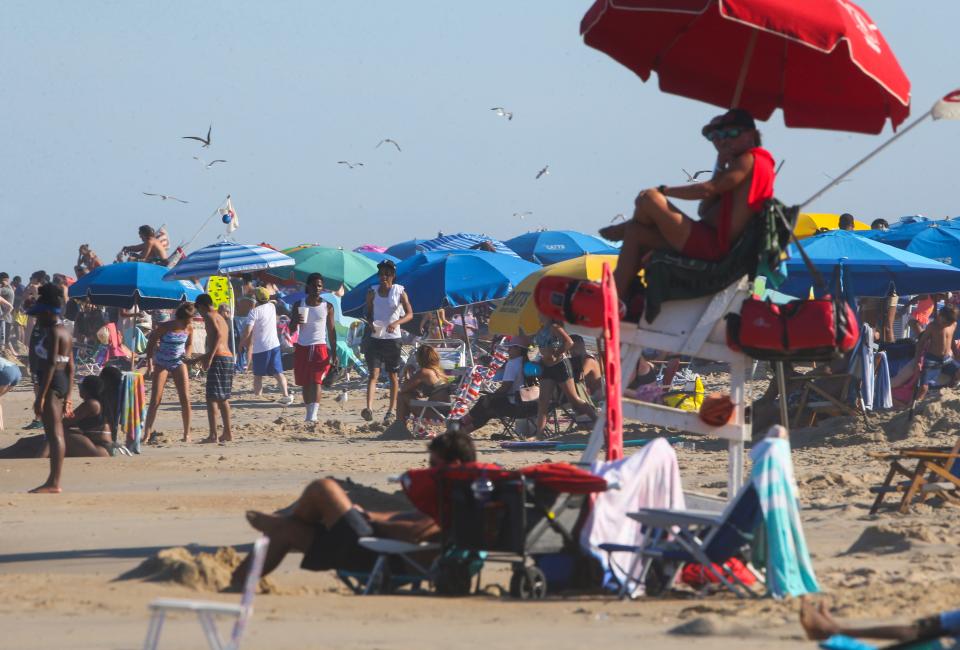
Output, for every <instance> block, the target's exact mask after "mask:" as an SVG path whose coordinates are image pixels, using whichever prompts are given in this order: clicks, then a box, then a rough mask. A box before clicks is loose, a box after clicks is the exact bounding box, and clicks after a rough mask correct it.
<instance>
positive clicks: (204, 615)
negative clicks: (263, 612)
mask: <svg viewBox="0 0 960 650" xmlns="http://www.w3.org/2000/svg"><path fill="white" fill-rule="evenodd" d="M269 543H270V540H269V539H268V538H266V537H260V538H259V539H257V541H255V542H254V543H253V563H252V564H251V565H250V572H249V573H248V574H247V580H246V582H245V583H244V585H243V596H241V598H240V603H239V604H236V605H235V604H233V603H223V602H217V601H205V600H187V599H182V598H158V599H157V600H154V601H153V602H151V603H150V605H149V608H150V611H151V612H152V614H151V616H150V625H149V627H148V628H147V639H146V641H144V643H143V648H144V650H155V649H156V647H157V643H158V642H159V641H160V632H161V630H162V629H163V622H164V620H165V618H166V615H167V613H168V612H193V613H195V614H196V615H197V619H198V620H199V621H200V626H201V627H202V628H203V634H204V636H206V638H207V644H208V645H209V646H210V648H211V650H236V649H237V648H239V647H240V640H241V638H242V637H243V632H244V630H245V629H246V627H247V622H248V621H249V620H250V617H251V616H253V596H254V594H255V593H256V591H257V585H258V584H259V582H260V574H261V573H262V572H263V560H264V558H265V557H266V554H267V546H268V544H269ZM218 616H225V617H232V618H234V619H235V621H234V624H233V631H232V632H231V634H230V640H229V641H228V642H227V643H224V642H223V640H222V639H221V638H220V632H219V630H218V629H217V621H216V617H218Z"/></svg>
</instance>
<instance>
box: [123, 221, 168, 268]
mask: <svg viewBox="0 0 960 650" xmlns="http://www.w3.org/2000/svg"><path fill="white" fill-rule="evenodd" d="M137 232H138V233H139V234H140V240H141V241H142V242H143V243H142V244H132V245H130V246H124V247H123V248H121V249H120V254H119V255H117V261H121V258H122V257H123V256H124V255H129V257H130V259H131V260H136V261H140V262H150V263H151V264H165V263H166V261H167V248H166V246H164V245H163V243H162V242H161V241H160V240H159V239H158V238H157V233H156V232H155V231H154V230H153V228H151V227H150V226H140V229H139V230H138V231H137Z"/></svg>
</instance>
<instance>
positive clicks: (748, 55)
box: [730, 29, 760, 108]
mask: <svg viewBox="0 0 960 650" xmlns="http://www.w3.org/2000/svg"><path fill="white" fill-rule="evenodd" d="M759 33H760V30H757V29H753V30H750V40H749V41H747V51H746V52H744V54H743V63H742V64H741V65H740V76H739V77H737V88H736V90H734V91H733V101H732V102H731V103H730V108H736V107H737V106H738V105H739V104H740V99H741V97H742V95H743V87H744V85H745V84H746V83H747V72H748V71H749V70H750V62H751V61H752V60H753V49H754V48H755V47H756V46H757V36H758V35H759Z"/></svg>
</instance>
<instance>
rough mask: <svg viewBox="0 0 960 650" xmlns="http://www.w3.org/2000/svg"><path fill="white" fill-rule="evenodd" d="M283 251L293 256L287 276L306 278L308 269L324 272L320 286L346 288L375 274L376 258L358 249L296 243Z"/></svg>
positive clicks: (299, 279)
mask: <svg viewBox="0 0 960 650" xmlns="http://www.w3.org/2000/svg"><path fill="white" fill-rule="evenodd" d="M284 254H286V255H289V256H290V257H292V258H293V261H294V266H293V269H292V270H291V271H290V276H292V277H293V278H294V279H295V280H298V281H300V282H306V280H307V276H309V275H310V274H311V273H319V274H320V275H322V276H323V286H324V287H325V288H327V289H339V288H340V286H341V285H342V286H343V288H344V289H345V290H347V291H349V290H350V289H352V288H354V287H355V286H357V285H358V284H360V283H361V282H363V281H364V280H366V279H367V278H369V277H370V276H372V275H376V274H377V263H376V262H374V261H373V260H371V259H370V258H368V257H364V256H363V255H361V254H360V253H354V252H353V251H345V250H343V249H342V248H327V247H325V246H298V247H296V248H289V249H287V250H285V251H284ZM288 277H289V276H288Z"/></svg>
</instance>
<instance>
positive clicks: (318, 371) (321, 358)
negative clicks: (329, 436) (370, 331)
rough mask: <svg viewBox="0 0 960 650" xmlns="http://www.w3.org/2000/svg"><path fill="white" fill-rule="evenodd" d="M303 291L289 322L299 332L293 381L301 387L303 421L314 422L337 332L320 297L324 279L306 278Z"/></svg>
mask: <svg viewBox="0 0 960 650" xmlns="http://www.w3.org/2000/svg"><path fill="white" fill-rule="evenodd" d="M306 291H307V295H306V296H305V297H304V299H303V301H301V302H298V303H297V304H296V305H294V310H293V318H292V319H291V320H290V332H299V336H298V338H297V345H296V347H295V348H294V356H293V359H294V363H293V380H294V381H295V382H296V384H297V386H302V387H303V403H304V404H305V405H306V407H307V414H306V417H305V418H304V421H306V422H316V421H317V420H318V419H319V417H318V415H317V411H318V410H319V408H320V391H321V390H322V388H321V386H322V385H323V378H324V377H325V376H326V375H327V372H328V371H329V370H330V362H331V360H332V354H333V353H332V352H331V351H332V350H336V349H337V329H336V323H335V320H336V319H335V317H334V311H333V306H332V305H331V304H330V303H329V302H326V301H325V300H324V299H323V298H321V297H320V293H321V292H322V291H323V278H322V277H321V276H320V274H319V273H311V274H310V275H308V276H307V283H306Z"/></svg>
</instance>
